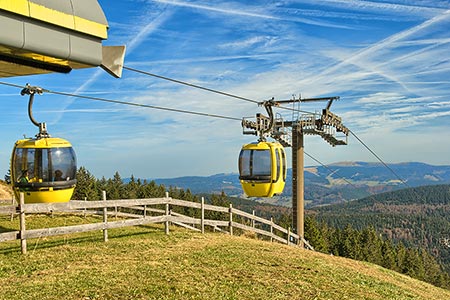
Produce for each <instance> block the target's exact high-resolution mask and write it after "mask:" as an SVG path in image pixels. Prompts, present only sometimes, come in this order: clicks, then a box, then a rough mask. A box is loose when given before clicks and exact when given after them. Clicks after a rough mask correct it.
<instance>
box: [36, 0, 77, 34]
mask: <svg viewBox="0 0 450 300" xmlns="http://www.w3.org/2000/svg"><path fill="white" fill-rule="evenodd" d="M30 17H31V18H33V19H38V20H41V21H44V22H47V23H51V24H54V25H58V26H61V27H65V28H69V29H75V21H74V19H73V15H69V14H66V13H63V12H60V11H57V10H54V9H51V8H48V7H45V6H42V5H39V4H36V3H33V2H30Z"/></svg>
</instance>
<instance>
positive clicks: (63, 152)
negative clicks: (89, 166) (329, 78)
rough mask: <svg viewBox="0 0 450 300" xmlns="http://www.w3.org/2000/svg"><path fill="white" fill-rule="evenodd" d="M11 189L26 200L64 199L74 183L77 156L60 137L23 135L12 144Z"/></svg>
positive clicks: (66, 199) (48, 201)
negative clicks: (21, 194)
mask: <svg viewBox="0 0 450 300" xmlns="http://www.w3.org/2000/svg"><path fill="white" fill-rule="evenodd" d="M11 166H12V172H11V173H12V174H11V177H12V182H13V187H14V193H15V194H16V197H17V199H18V197H19V193H20V192H23V193H24V195H25V203H52V202H67V201H69V200H70V198H71V197H72V194H73V191H74V188H75V185H76V171H77V166H76V156H75V152H74V150H73V148H72V145H71V144H70V143H69V142H68V141H66V140H64V139H61V138H51V137H47V138H37V139H23V140H19V141H17V142H16V144H15V145H14V149H13V153H12V158H11Z"/></svg>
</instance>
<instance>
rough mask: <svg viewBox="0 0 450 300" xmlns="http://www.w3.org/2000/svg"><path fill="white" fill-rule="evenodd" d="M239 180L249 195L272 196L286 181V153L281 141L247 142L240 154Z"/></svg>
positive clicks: (282, 187)
mask: <svg viewBox="0 0 450 300" xmlns="http://www.w3.org/2000/svg"><path fill="white" fill-rule="evenodd" d="M239 180H240V182H241V185H242V189H243V190H244V193H245V194H246V195H247V196H249V197H272V196H273V195H275V194H280V193H281V192H283V189H284V185H285V183H286V153H285V151H284V148H283V146H282V145H281V144H280V143H274V142H258V143H251V144H246V145H244V146H243V147H242V150H241V153H240V154H239Z"/></svg>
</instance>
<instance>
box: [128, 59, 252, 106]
mask: <svg viewBox="0 0 450 300" xmlns="http://www.w3.org/2000/svg"><path fill="white" fill-rule="evenodd" d="M123 68H124V69H126V70H129V71H133V72H136V73H141V74H144V75H148V76H152V77H156V78H159V79H163V80H167V81H171V82H175V83H179V84H183V85H186V86H189V87H193V88H196V89H201V90H204V91H208V92H212V93H216V94H219V95H223V96H227V97H232V98H236V99H239V100H244V101H247V102H252V103H256V104H258V103H259V101H256V100H252V99H249V98H245V97H241V96H237V95H233V94H230V93H226V92H222V91H218V90H214V89H210V88H206V87H203V86H200V85H196V84H192V83H188V82H185V81H181V80H177V79H172V78H169V77H165V76H161V75H157V74H153V73H150V72H146V71H142V70H138V69H134V68H130V67H127V66H123Z"/></svg>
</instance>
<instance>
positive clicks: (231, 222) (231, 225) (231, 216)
mask: <svg viewBox="0 0 450 300" xmlns="http://www.w3.org/2000/svg"><path fill="white" fill-rule="evenodd" d="M229 212H230V235H233V204H231V203H230V210H229Z"/></svg>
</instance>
